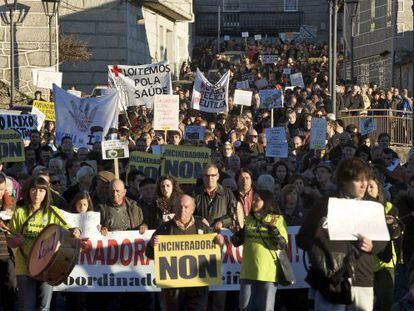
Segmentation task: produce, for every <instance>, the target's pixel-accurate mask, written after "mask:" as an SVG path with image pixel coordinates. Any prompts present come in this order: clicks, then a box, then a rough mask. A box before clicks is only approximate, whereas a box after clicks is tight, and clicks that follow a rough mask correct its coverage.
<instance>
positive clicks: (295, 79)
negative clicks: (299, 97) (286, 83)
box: [290, 72, 305, 89]
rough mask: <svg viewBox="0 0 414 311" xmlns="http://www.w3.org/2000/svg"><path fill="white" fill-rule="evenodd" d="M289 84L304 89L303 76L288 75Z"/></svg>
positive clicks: (298, 73)
mask: <svg viewBox="0 0 414 311" xmlns="http://www.w3.org/2000/svg"><path fill="white" fill-rule="evenodd" d="M290 84H291V85H292V86H300V87H301V88H302V89H304V88H305V83H304V82H303V76H302V73H301V72H297V73H292V74H291V75H290Z"/></svg>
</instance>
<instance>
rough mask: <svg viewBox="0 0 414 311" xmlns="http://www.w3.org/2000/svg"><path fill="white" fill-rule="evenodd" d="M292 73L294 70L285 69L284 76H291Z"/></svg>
mask: <svg viewBox="0 0 414 311" xmlns="http://www.w3.org/2000/svg"><path fill="white" fill-rule="evenodd" d="M291 73H292V68H289V67H286V68H283V74H284V75H290V74H291Z"/></svg>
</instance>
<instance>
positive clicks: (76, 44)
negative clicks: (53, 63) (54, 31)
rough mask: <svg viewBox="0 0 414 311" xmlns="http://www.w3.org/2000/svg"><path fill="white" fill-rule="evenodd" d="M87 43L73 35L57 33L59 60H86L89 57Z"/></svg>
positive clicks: (61, 61)
mask: <svg viewBox="0 0 414 311" xmlns="http://www.w3.org/2000/svg"><path fill="white" fill-rule="evenodd" d="M91 55H92V54H91V53H90V52H89V49H88V43H87V42H85V41H82V40H80V39H79V38H77V37H76V36H75V35H64V34H60V35H59V62H60V63H63V62H79V61H87V60H89V58H90V57H91Z"/></svg>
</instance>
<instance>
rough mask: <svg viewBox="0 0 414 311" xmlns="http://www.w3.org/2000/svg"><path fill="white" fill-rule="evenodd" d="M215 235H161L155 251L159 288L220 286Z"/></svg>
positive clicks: (217, 247) (219, 251)
mask: <svg viewBox="0 0 414 311" xmlns="http://www.w3.org/2000/svg"><path fill="white" fill-rule="evenodd" d="M215 236H216V234H215V233H211V234H190V235H187V234H186V235H160V236H158V238H159V242H158V244H157V245H156V247H155V280H156V283H157V286H158V287H161V288H177V287H197V286H209V285H216V284H221V250H220V246H218V245H217V244H215V243H214V241H213V240H214V237H215Z"/></svg>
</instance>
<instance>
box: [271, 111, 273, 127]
mask: <svg viewBox="0 0 414 311" xmlns="http://www.w3.org/2000/svg"><path fill="white" fill-rule="evenodd" d="M270 127H272V128H273V108H272V109H271V110H270Z"/></svg>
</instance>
